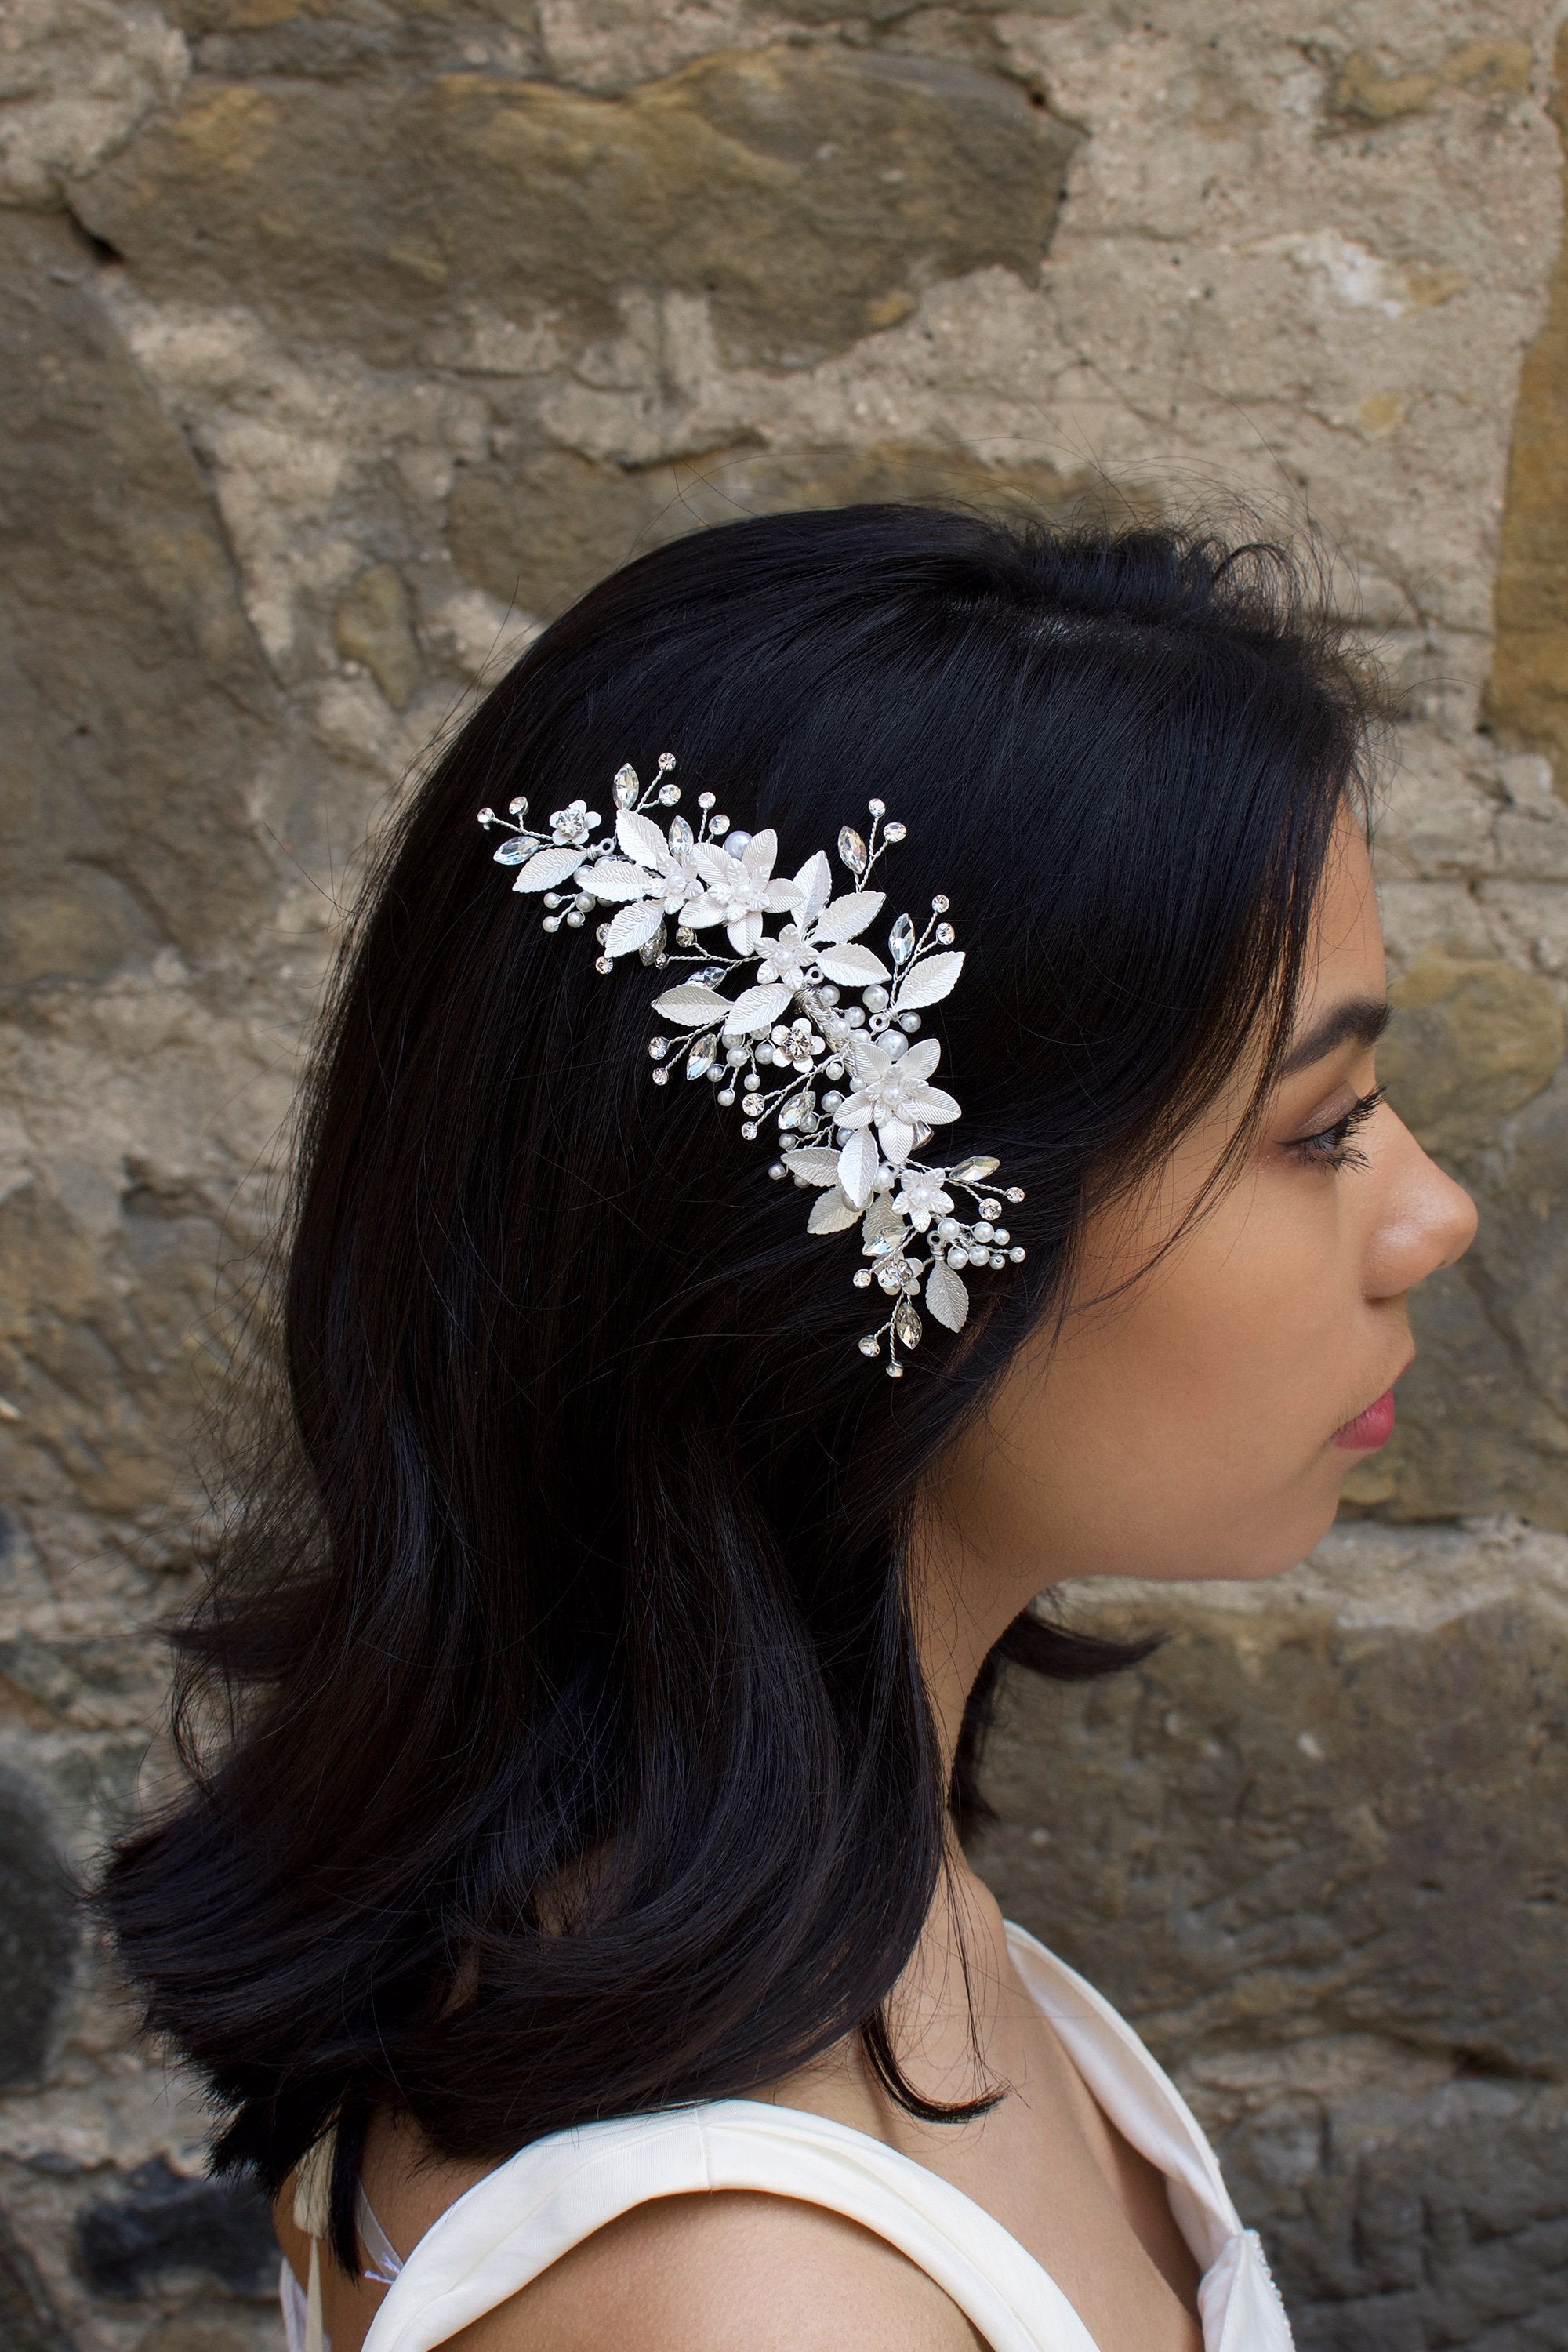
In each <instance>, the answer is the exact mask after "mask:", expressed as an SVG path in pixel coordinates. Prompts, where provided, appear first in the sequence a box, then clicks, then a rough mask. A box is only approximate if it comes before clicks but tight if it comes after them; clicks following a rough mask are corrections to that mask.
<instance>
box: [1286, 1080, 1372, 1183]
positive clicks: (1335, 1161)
mask: <svg viewBox="0 0 1568 2352" xmlns="http://www.w3.org/2000/svg"><path fill="white" fill-rule="evenodd" d="M1382 1100H1383V1088H1382V1087H1377V1088H1376V1089H1375V1090H1374V1091H1373V1093H1372V1094H1370V1095H1363V1096H1361V1097H1360V1098H1359V1099H1358V1100H1357V1101H1355V1102H1353V1103H1352V1105H1351V1107H1350V1108H1349V1110H1347V1111H1346V1112H1345V1113H1344V1114H1343V1116H1342V1118H1336V1119H1335V1121H1334V1123H1333V1125H1332V1126H1331V1127H1320V1128H1318V1129H1315V1130H1314V1132H1313V1133H1312V1134H1310V1135H1303V1136H1299V1137H1298V1138H1297V1139H1296V1140H1295V1141H1294V1142H1293V1143H1290V1144H1288V1145H1287V1146H1286V1149H1287V1150H1289V1151H1294V1152H1295V1153H1297V1155H1298V1156H1299V1157H1300V1159H1301V1160H1304V1161H1306V1162H1307V1163H1308V1164H1309V1165H1310V1166H1314V1167H1318V1168H1364V1167H1365V1166H1366V1155H1365V1153H1364V1152H1362V1151H1357V1150H1355V1149H1354V1147H1353V1146H1352V1142H1351V1138H1352V1136H1353V1135H1354V1134H1355V1132H1356V1130H1357V1129H1358V1128H1361V1127H1363V1126H1364V1125H1365V1124H1366V1121H1367V1120H1368V1119H1369V1118H1371V1117H1372V1115H1373V1111H1374V1110H1375V1109H1376V1108H1377V1107H1378V1105H1379V1103H1380V1102H1381V1101H1382Z"/></svg>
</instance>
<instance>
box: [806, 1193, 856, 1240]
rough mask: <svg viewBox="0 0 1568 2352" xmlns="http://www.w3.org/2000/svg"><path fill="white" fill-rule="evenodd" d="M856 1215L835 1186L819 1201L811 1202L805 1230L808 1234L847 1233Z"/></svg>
mask: <svg viewBox="0 0 1568 2352" xmlns="http://www.w3.org/2000/svg"><path fill="white" fill-rule="evenodd" d="M858 1215H859V1211H858V1210H857V1209H852V1208H851V1207H850V1205H849V1203H848V1202H847V1200H846V1199H845V1198H844V1195H843V1193H842V1192H839V1191H838V1190H837V1186H836V1187H835V1188H834V1190H833V1191H832V1192H824V1193H823V1195H822V1197H821V1198H820V1200H816V1201H814V1202H812V1204H811V1214H810V1216H809V1217H807V1219H806V1221H805V1230H806V1232H807V1233H808V1234H842V1233H847V1231H848V1229H849V1227H850V1226H851V1225H852V1224H854V1223H855V1222H856V1220H857V1218H858Z"/></svg>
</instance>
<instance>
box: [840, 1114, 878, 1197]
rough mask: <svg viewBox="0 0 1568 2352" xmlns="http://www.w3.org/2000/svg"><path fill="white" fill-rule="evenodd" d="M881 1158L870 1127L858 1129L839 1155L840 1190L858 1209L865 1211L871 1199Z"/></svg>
mask: <svg viewBox="0 0 1568 2352" xmlns="http://www.w3.org/2000/svg"><path fill="white" fill-rule="evenodd" d="M879 1158H880V1154H879V1151H878V1150H877V1146H876V1143H875V1141H874V1140H873V1139H872V1135H871V1130H870V1129H869V1128H868V1127H862V1128H858V1129H856V1131H855V1133H854V1134H853V1135H852V1136H851V1137H850V1139H849V1140H848V1142H847V1144H846V1145H845V1147H844V1149H843V1150H842V1151H841V1152H840V1153H839V1155H838V1183H839V1189H840V1190H841V1191H842V1192H843V1194H844V1197H845V1199H846V1200H847V1201H852V1202H854V1204H855V1206H856V1208H857V1209H863V1208H864V1207H865V1205H866V1203H867V1202H868V1200H869V1199H870V1197H871V1186H872V1183H873V1182H874V1181H875V1179H876V1174H877V1168H878V1164H879Z"/></svg>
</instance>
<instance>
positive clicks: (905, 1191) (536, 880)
mask: <svg viewBox="0 0 1568 2352" xmlns="http://www.w3.org/2000/svg"><path fill="white" fill-rule="evenodd" d="M674 765H675V759H674V755H673V754H672V753H671V752H668V751H665V752H662V753H661V754H660V756H659V761H658V769H657V771H656V772H655V774H654V777H653V781H652V782H650V783H647V784H644V783H642V782H640V780H639V779H638V776H637V770H636V769H635V768H631V767H625V768H622V769H621V770H620V771H619V772H618V773H617V774H616V779H615V783H614V787H613V791H614V796H615V809H616V819H615V830H614V832H613V833H604V832H601V830H600V827H601V824H602V822H603V820H602V819H601V817H600V815H599V813H598V811H597V810H596V809H590V808H589V807H588V805H587V803H586V802H584V801H580V800H579V801H573V802H572V803H570V805H569V806H568V807H566V808H563V809H557V810H556V811H555V813H554V814H553V815H552V817H551V819H550V823H549V830H548V831H547V832H539V831H537V830H535V829H534V828H532V827H531V826H530V825H529V824H527V823H526V822H525V820H526V818H527V815H528V803H527V801H526V800H522V799H519V800H514V801H513V802H512V803H511V804H510V812H509V816H510V822H509V819H508V818H507V817H500V816H498V815H497V814H496V812H495V811H494V809H489V808H486V809H481V810H480V811H479V823H480V824H482V825H484V826H486V827H487V828H490V827H494V826H499V827H500V828H501V829H502V830H503V831H504V832H505V834H506V836H507V837H506V839H505V840H504V841H503V842H502V843H501V845H500V847H499V848H498V849H497V851H496V853H495V857H496V863H497V864H498V865H499V866H516V867H517V869H518V870H517V876H516V878H515V880H514V881H513V883H512V886H511V887H512V888H513V889H514V890H521V891H524V892H528V893H536V894H538V895H539V897H540V898H542V902H543V905H544V907H545V909H546V912H545V915H544V919H543V926H544V929H546V930H547V931H558V930H560V929H562V928H563V926H564V927H565V928H566V929H569V930H581V929H583V928H584V925H585V924H586V923H587V921H588V919H589V918H590V917H591V916H592V915H593V914H594V913H595V911H596V910H597V909H599V908H614V909H615V912H614V913H613V914H612V915H611V916H610V918H609V919H608V920H607V921H605V922H601V923H600V924H599V925H598V927H597V929H596V931H595V938H596V940H597V941H598V946H599V954H598V957H597V959H596V962H595V969H596V970H597V971H601V972H609V971H614V970H615V967H616V961H617V959H618V958H620V957H622V956H626V955H632V954H636V955H637V956H638V957H639V958H640V960H641V961H642V962H643V963H645V964H647V965H651V966H652V967H653V968H654V969H655V970H656V971H665V970H666V969H668V967H669V966H670V965H672V964H674V965H689V966H690V967H692V968H691V969H690V970H689V971H687V972H686V973H685V976H684V977H683V978H682V979H681V980H680V981H679V982H678V983H677V985H676V986H675V987H673V988H670V989H667V990H666V992H665V993H664V994H663V995H662V996H657V997H655V999H654V1002H653V1010H654V1011H655V1013H658V1015H659V1016H660V1018H661V1019H663V1020H664V1021H667V1022H668V1024H670V1026H671V1027H672V1028H673V1029H675V1030H676V1031H678V1032H679V1034H678V1035H676V1036H674V1037H664V1036H659V1037H653V1038H651V1039H650V1040H649V1042H648V1053H649V1055H651V1056H652V1060H653V1082H654V1084H655V1086H656V1087H662V1086H668V1083H669V1075H670V1067H671V1065H672V1062H673V1061H674V1060H676V1059H679V1058H680V1057H684V1068H685V1072H686V1076H687V1077H688V1078H689V1079H707V1080H708V1081H709V1082H710V1084H711V1085H713V1086H715V1087H717V1088H718V1098H719V1100H720V1102H721V1104H722V1105H723V1106H724V1108H726V1109H728V1108H730V1107H731V1105H732V1104H733V1103H734V1101H735V1100H736V1097H737V1096H739V1098H740V1104H741V1112H742V1123H741V1133H742V1135H743V1136H744V1137H745V1138H746V1139H747V1140H748V1141H752V1140H754V1139H755V1138H756V1136H757V1134H758V1132H759V1130H760V1129H761V1127H762V1124H763V1121H764V1120H765V1119H772V1120H773V1123H774V1124H775V1126H776V1127H777V1129H778V1131H779V1135H780V1138H781V1144H782V1149H781V1154H780V1157H779V1159H778V1160H775V1161H774V1163H773V1167H772V1169H771V1170H770V1171H769V1172H770V1173H771V1174H772V1175H773V1176H775V1177H778V1178H781V1179H782V1178H784V1177H790V1176H793V1177H794V1179H795V1182H796V1183H797V1184H798V1185H801V1186H803V1187H810V1188H813V1189H815V1190H816V1191H817V1192H820V1194H821V1198H820V1199H819V1200H818V1201H816V1202H815V1203H814V1204H813V1207H812V1211H811V1214H810V1216H809V1217H808V1218H807V1220H806V1227H807V1231H808V1232H810V1233H814V1234H837V1233H847V1231H848V1230H849V1228H850V1227H851V1226H852V1225H858V1226H859V1228H860V1234H861V1251H862V1255H864V1256H865V1257H866V1258H868V1260H869V1261H870V1263H869V1264H868V1265H865V1266H862V1267H861V1268H860V1269H859V1270H858V1273H857V1274H856V1276H855V1283H856V1286H857V1287H858V1289H861V1290H868V1289H869V1288H870V1287H871V1286H872V1285H873V1284H875V1285H876V1286H877V1287H878V1288H879V1290H881V1291H882V1292H883V1294H884V1296H885V1297H886V1298H887V1301H888V1315H887V1319H886V1321H885V1322H883V1323H882V1324H880V1325H879V1327H878V1328H877V1329H876V1330H875V1331H868V1332H867V1334H866V1335H865V1337H864V1338H863V1339H861V1341H860V1352H861V1353H862V1355H865V1356H879V1355H880V1354H881V1353H882V1349H883V1346H884V1344H885V1345H886V1347H887V1351H888V1366H887V1369H888V1373H889V1378H891V1379H893V1380H901V1379H902V1377H903V1370H904V1367H903V1364H902V1362H901V1361H900V1349H902V1350H903V1351H904V1352H905V1353H906V1354H907V1353H908V1352H909V1350H910V1349H912V1348H917V1347H918V1346H919V1345H920V1342H921V1334H922V1330H923V1328H924V1327H923V1325H922V1322H921V1316H920V1313H919V1311H918V1307H917V1302H919V1301H921V1300H922V1293H923V1304H924V1307H925V1310H926V1313H927V1314H928V1315H930V1316H931V1317H933V1318H935V1320H936V1321H937V1322H938V1323H941V1324H943V1325H944V1326H945V1327H946V1328H947V1329H948V1330H950V1331H959V1330H962V1329H963V1324H964V1320H965V1318H966V1317H967V1315H968V1313H969V1290H968V1286H967V1285H966V1284H965V1282H964V1280H963V1275H964V1274H965V1273H966V1272H968V1271H971V1270H973V1269H975V1268H979V1267H989V1268H1000V1267H1002V1266H1005V1265H1007V1264H1008V1263H1009V1261H1011V1262H1012V1263H1014V1264H1015V1265H1016V1263H1017V1262H1018V1261H1019V1260H1020V1259H1021V1258H1022V1257H1023V1255H1024V1251H1023V1249H1022V1248H1021V1247H1020V1245H1019V1244H1017V1243H1016V1242H1015V1241H1014V1240H1013V1239H1012V1236H1011V1235H1010V1234H1009V1233H1008V1231H1007V1228H1006V1226H1005V1224H1004V1223H1002V1222H1001V1219H1002V1217H1003V1214H1004V1211H1003V1206H1002V1198H1003V1197H1005V1199H1006V1200H1008V1201H1021V1200H1022V1199H1023V1197H1024V1195H1023V1193H1022V1192H1021V1191H1020V1190H1019V1189H1018V1187H1017V1186H1016V1185H1012V1186H1009V1187H1008V1188H1007V1189H1006V1192H1005V1195H1004V1196H1001V1197H997V1196H994V1195H993V1194H992V1192H990V1190H989V1182H988V1180H989V1179H990V1178H991V1177H992V1176H994V1173H995V1171H996V1168H997V1164H998V1163H997V1162H996V1161H995V1160H989V1159H984V1158H973V1157H972V1158H969V1159H964V1160H956V1161H954V1162H953V1163H952V1165H951V1166H935V1165H932V1164H930V1163H928V1162H927V1161H925V1160H919V1159H916V1158H915V1157H914V1154H915V1153H917V1152H919V1151H922V1150H924V1149H925V1147H926V1146H927V1145H928V1144H929V1143H930V1142H931V1139H932V1136H933V1134H934V1133H935V1131H936V1129H939V1128H946V1127H950V1126H952V1123H953V1121H954V1120H956V1119H957V1118H959V1117H960V1116H961V1113H960V1108H959V1105H958V1103H957V1102H956V1101H955V1100H954V1098H953V1097H952V1095H950V1094H947V1093H944V1092H943V1090H942V1087H938V1086H933V1085H932V1083H931V1080H932V1077H933V1076H934V1075H935V1071H936V1066H937V1064H938V1062H939V1061H940V1060H941V1058H942V1047H941V1045H939V1044H938V1043H937V1041H936V1039H935V1038H934V1037H921V1038H920V1039H919V1042H918V1043H917V1041H916V1033H917V1032H918V1031H919V1029H920V1027H921V1015H922V1013H924V1012H925V1011H926V1009H927V1008H928V1007H929V1006H931V1005H932V1004H940V1003H941V1002H942V998H943V997H944V996H946V995H948V994H949V993H950V992H951V991H952V988H953V986H954V984H955V983H956V982H957V979H958V976H959V973H960V972H961V971H963V950H962V949H957V948H954V946H953V944H952V942H953V937H954V934H953V929H952V924H951V923H950V922H948V920H947V919H946V917H947V911H948V902H947V900H946V898H941V897H939V898H933V899H932V900H931V915H930V919H928V921H927V922H926V923H925V925H924V927H923V929H921V930H919V931H917V930H916V929H915V925H914V921H913V919H912V918H911V917H910V916H909V915H907V914H902V915H900V916H899V917H898V919H897V920H896V921H895V922H894V924H893V926H892V929H890V930H889V933H888V956H889V962H887V963H884V962H883V961H882V960H881V958H880V957H879V956H878V955H877V954H875V953H874V952H873V950H871V949H870V948H868V947H866V946H864V945H862V944H861V938H860V935H861V933H862V932H863V931H866V930H868V929H869V928H870V926H871V924H872V923H874V922H875V920H876V919H877V917H878V916H879V914H880V912H881V910H882V902H883V893H882V892H881V891H880V890H870V889H868V888H867V887H866V886H867V883H868V880H869V878H870V876H871V873H872V870H873V868H874V867H875V866H876V865H877V863H878V861H879V858H880V857H881V856H882V855H883V852H884V851H885V850H886V849H887V848H888V847H889V845H891V844H893V843H895V842H900V841H902V840H903V838H904V835H905V832H906V828H905V826H903V825H902V824H899V823H897V822H896V821H894V822H891V823H885V822H884V819H885V817H886V814H887V811H886V807H885V804H884V803H882V802H881V801H871V802H870V803H868V807H869V810H870V816H871V824H870V828H869V831H868V833H867V834H866V835H861V834H859V833H858V832H857V831H856V830H855V828H854V827H853V826H852V825H846V826H845V827H844V829H843V831H842V832H841V833H840V834H839V836H838V856H839V859H840V862H841V863H842V864H843V866H845V867H846V868H847V871H848V873H849V874H850V876H851V877H852V878H853V887H852V888H850V889H849V890H847V891H846V892H844V893H843V894H842V895H841V896H840V897H838V898H835V897H834V896H833V869H832V867H831V866H830V865H829V864H828V861H827V856H826V852H824V851H823V850H820V849H819V850H817V851H816V853H815V855H814V856H811V857H808V858H807V860H806V862H805V865H804V866H802V867H801V869H800V871H799V873H798V874H796V875H795V877H794V879H793V880H789V879H786V878H785V877H784V876H782V875H775V874H774V872H773V866H774V863H775V860H776V858H777V856H778V837H777V835H775V834H773V832H772V831H768V832H764V833H756V834H748V833H742V831H741V830H740V828H739V827H731V823H730V820H729V818H728V817H726V816H716V815H715V814H714V813H713V803H714V794H713V793H699V794H698V796H697V805H698V808H699V811H700V817H699V821H698V824H697V826H696V828H695V830H694V829H693V827H692V826H691V824H689V821H688V819H687V818H685V817H684V816H674V815H672V816H670V817H669V818H668V820H667V821H665V822H663V823H660V822H657V821H656V820H655V818H654V816H653V815H651V814H649V812H650V811H652V810H654V809H674V808H675V807H676V806H677V804H678V803H679V799H680V787H679V784H673V783H671V782H668V775H669V771H670V770H671V769H672V768H673V767H674ZM770 918H782V920H780V921H779V922H778V924H777V927H776V930H775V931H773V932H770V931H768V930H767V929H765V928H764V926H765V925H766V924H767V923H768V921H769V919H770ZM721 928H722V929H723V932H724V935H725V938H726V940H727V941H728V944H729V948H730V950H731V952H730V953H729V954H728V955H724V954H722V953H720V954H717V955H712V956H709V957H705V956H704V955H703V953H702V952H701V950H700V948H699V945H698V936H697V935H698V933H699V932H700V931H707V930H717V929H721ZM672 930H673V941H672V940H671V932H672ZM672 946H673V949H674V950H675V952H673V953H672V952H671V949H672ZM748 966H754V967H755V977H754V980H753V981H752V984H751V985H749V986H747V987H744V988H742V990H741V992H740V993H739V994H738V995H734V996H727V995H725V994H724V993H722V989H723V984H724V983H725V982H730V981H732V980H733V979H734V978H735V976H736V975H737V974H740V973H743V972H744V971H746V969H747V967H748ZM847 992H850V993H852V992H858V994H859V999H860V1001H859V1003H846V1002H845V1001H844V997H845V994H846V993H847ZM955 1193H963V1194H964V1195H965V1196H966V1197H967V1199H968V1200H969V1201H970V1202H973V1213H968V1212H966V1213H964V1214H963V1215H959V1214H957V1213H955V1204H954V1198H953V1196H954V1194H955ZM922 1249H923V1251H924V1252H925V1255H923V1256H922V1255H921V1250H922Z"/></svg>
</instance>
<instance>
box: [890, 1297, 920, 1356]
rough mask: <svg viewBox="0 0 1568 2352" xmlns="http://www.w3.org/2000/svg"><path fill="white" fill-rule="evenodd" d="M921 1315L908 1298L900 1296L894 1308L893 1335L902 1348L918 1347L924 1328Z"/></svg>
mask: <svg viewBox="0 0 1568 2352" xmlns="http://www.w3.org/2000/svg"><path fill="white" fill-rule="evenodd" d="M924 1328H925V1327H924V1325H923V1324H922V1323H921V1318H920V1317H919V1316H918V1315H917V1314H916V1313H915V1310H914V1308H913V1307H911V1306H910V1302H909V1300H908V1299H907V1298H900V1301H899V1303H898V1305H897V1307H894V1309H893V1337H894V1338H895V1339H897V1341H898V1343H899V1345H900V1348H918V1347H919V1346H920V1343H921V1332H922V1331H923V1329H924Z"/></svg>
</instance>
